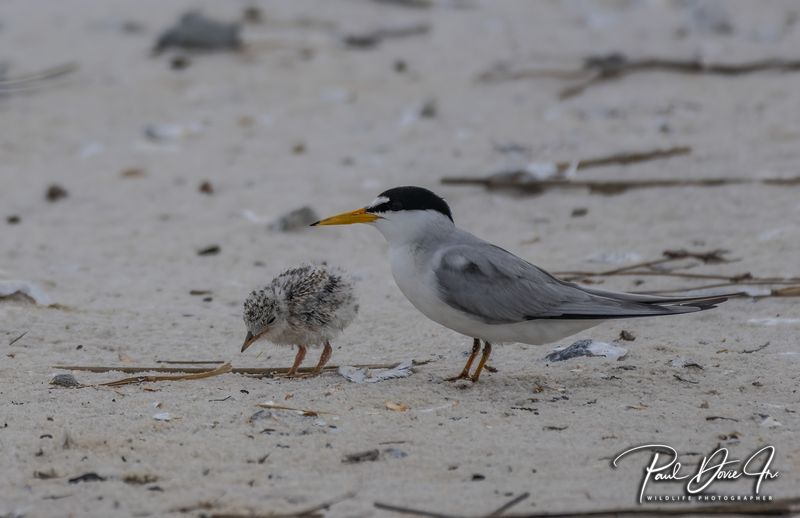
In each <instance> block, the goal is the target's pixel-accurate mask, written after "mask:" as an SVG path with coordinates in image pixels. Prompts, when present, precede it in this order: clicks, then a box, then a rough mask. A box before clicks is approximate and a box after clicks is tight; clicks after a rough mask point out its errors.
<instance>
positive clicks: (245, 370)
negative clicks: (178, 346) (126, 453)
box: [52, 362, 427, 376]
mask: <svg viewBox="0 0 800 518" xmlns="http://www.w3.org/2000/svg"><path fill="white" fill-rule="evenodd" d="M424 363H427V362H419V363H418V362H414V365H423V364H424ZM398 365H399V363H372V364H363V365H353V367H358V368H361V369H392V368H394V367H397V366H398ZM52 368H53V369H61V370H68V371H88V372H109V371H118V372H124V373H127V374H136V373H139V372H172V373H176V372H183V373H203V372H212V370H210V369H208V368H206V367H123V366H108V367H106V366H92V365H54V366H53V367H52ZM338 369H339V366H338V365H328V366H326V367H325V368H324V369H323V370H326V371H330V370H338ZM297 370H298V372H312V371H313V370H314V368H313V367H301V368H299V369H297ZM288 371H289V369H288V368H286V367H266V368H256V367H235V368H232V369H231V370H230V372H232V373H233V374H252V375H257V376H269V375H271V374H280V373H285V372H288Z"/></svg>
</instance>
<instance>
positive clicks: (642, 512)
mask: <svg viewBox="0 0 800 518" xmlns="http://www.w3.org/2000/svg"><path fill="white" fill-rule="evenodd" d="M375 507H377V508H378V509H383V510H385V511H392V512H395V513H401V514H407V515H411V516H425V517H428V518H456V515H449V514H442V513H435V512H430V511H422V510H419V509H411V508H408V507H401V506H395V505H389V504H382V503H380V502H376V503H375ZM798 514H800V497H795V498H784V499H779V500H773V501H772V502H760V503H743V504H737V503H727V504H719V505H691V506H688V505H682V506H675V507H660V508H659V507H653V508H650V507H635V508H622V509H596V510H592V511H583V512H581V511H578V512H554V513H549V512H541V513H528V514H513V515H506V517H507V518H614V517H619V516H630V517H641V518H645V517H661V516H797V515H798ZM457 516H459V517H461V518H463V516H464V515H463V514H460V515H457ZM490 516H492V515H490ZM495 516H497V515H495Z"/></svg>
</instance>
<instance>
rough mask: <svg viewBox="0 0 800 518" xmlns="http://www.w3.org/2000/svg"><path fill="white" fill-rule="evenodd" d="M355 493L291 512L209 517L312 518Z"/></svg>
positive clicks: (216, 514) (212, 516) (215, 515)
mask: <svg viewBox="0 0 800 518" xmlns="http://www.w3.org/2000/svg"><path fill="white" fill-rule="evenodd" d="M354 496H355V493H346V494H344V495H342V496H340V497H337V498H333V499H331V500H328V501H327V502H322V503H321V504H317V505H315V506H312V507H309V508H307V509H301V510H299V511H295V512H293V513H279V514H275V513H269V514H228V513H225V514H219V513H215V514H212V515H211V518H312V517H322V516H323V515H322V514H320V513H319V511H324V510H326V509H328V508H329V507H330V506H332V505H334V504H338V503H339V502H341V501H343V500H347V499H349V498H353V497H354Z"/></svg>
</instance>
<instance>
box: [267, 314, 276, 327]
mask: <svg viewBox="0 0 800 518" xmlns="http://www.w3.org/2000/svg"><path fill="white" fill-rule="evenodd" d="M273 322H275V317H274V316H271V317H269V319H268V320H267V325H269V324H271V323H273Z"/></svg>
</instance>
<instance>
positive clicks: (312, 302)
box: [242, 265, 358, 377]
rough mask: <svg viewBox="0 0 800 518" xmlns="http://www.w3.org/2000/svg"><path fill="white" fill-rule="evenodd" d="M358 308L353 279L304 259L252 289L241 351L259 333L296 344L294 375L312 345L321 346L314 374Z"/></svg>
mask: <svg viewBox="0 0 800 518" xmlns="http://www.w3.org/2000/svg"><path fill="white" fill-rule="evenodd" d="M357 312H358V303H357V302H356V296H355V292H354V287H353V281H352V280H351V279H350V278H349V277H348V276H347V274H345V272H343V271H342V270H339V269H337V268H328V267H326V266H321V265H314V266H312V265H303V266H299V267H296V268H290V269H289V270H286V271H285V272H283V273H281V274H280V275H278V276H277V277H275V278H274V279H273V280H272V282H271V283H270V284H269V285H267V286H265V287H263V288H261V289H260V290H256V291H253V292H252V293H250V295H249V296H248V297H247V300H245V301H244V323H245V325H246V326H247V337H246V338H245V339H244V345H242V352H244V351H245V349H247V348H248V347H250V346H251V345H252V344H253V342H255V341H256V340H258V339H259V338H265V339H267V340H269V341H270V342H272V343H274V344H276V345H296V346H297V348H298V350H297V356H296V357H295V359H294V364H293V365H292V367H291V368H290V369H289V371H288V372H287V373H286V374H287V376H289V377H292V376H294V375H296V374H297V369H298V368H299V367H300V364H301V363H303V358H305V355H306V348H307V347H308V346H317V347H319V346H323V347H324V348H323V350H322V354H321V355H320V357H319V362H318V363H317V366H316V367H314V370H313V371H312V373H311V375H312V376H316V375H318V374H319V373H320V372H322V368H323V367H324V366H325V364H326V363H327V362H328V360H329V359H330V357H331V352H332V348H331V344H330V342H331V340H333V339H334V338H336V337H337V336H338V335H339V333H341V332H342V330H344V328H345V327H347V326H348V325H349V324H350V322H352V321H353V319H354V318H355V316H356V313H357Z"/></svg>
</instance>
